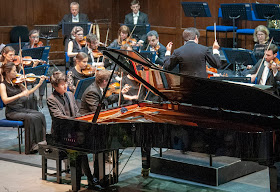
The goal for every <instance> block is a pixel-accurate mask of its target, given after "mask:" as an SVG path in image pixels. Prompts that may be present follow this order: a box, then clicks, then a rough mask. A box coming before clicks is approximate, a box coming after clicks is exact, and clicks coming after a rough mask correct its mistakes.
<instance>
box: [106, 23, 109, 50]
mask: <svg viewBox="0 0 280 192" xmlns="http://www.w3.org/2000/svg"><path fill="white" fill-rule="evenodd" d="M109 30H110V28H109V25H108V28H107V34H106V39H105V47H107V41H108V36H109Z"/></svg>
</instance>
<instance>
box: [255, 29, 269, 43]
mask: <svg viewBox="0 0 280 192" xmlns="http://www.w3.org/2000/svg"><path fill="white" fill-rule="evenodd" d="M259 31H260V32H263V33H264V34H265V42H267V41H268V39H269V30H268V29H267V28H266V26H264V25H259V26H257V27H256V28H255V31H254V34H253V38H254V41H255V42H256V43H258V37H257V33H258V32H259Z"/></svg>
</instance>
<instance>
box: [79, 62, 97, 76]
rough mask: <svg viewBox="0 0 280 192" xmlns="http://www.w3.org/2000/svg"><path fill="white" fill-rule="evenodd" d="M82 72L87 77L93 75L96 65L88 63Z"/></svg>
mask: <svg viewBox="0 0 280 192" xmlns="http://www.w3.org/2000/svg"><path fill="white" fill-rule="evenodd" d="M82 74H83V75H85V76H87V77H92V76H93V75H94V74H95V67H93V66H92V65H91V64H87V66H86V68H85V69H83V70H82Z"/></svg>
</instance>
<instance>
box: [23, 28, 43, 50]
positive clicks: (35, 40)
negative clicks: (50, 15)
mask: <svg viewBox="0 0 280 192" xmlns="http://www.w3.org/2000/svg"><path fill="white" fill-rule="evenodd" d="M36 47H44V44H43V42H42V41H40V32H39V30H37V29H32V30H31V31H30V32H29V42H28V43H25V44H24V46H23V47H22V49H32V48H36Z"/></svg>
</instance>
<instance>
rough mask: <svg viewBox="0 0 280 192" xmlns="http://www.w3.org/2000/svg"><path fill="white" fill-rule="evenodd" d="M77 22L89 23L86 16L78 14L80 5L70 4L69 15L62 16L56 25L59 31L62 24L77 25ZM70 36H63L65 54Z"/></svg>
mask: <svg viewBox="0 0 280 192" xmlns="http://www.w3.org/2000/svg"><path fill="white" fill-rule="evenodd" d="M77 22H89V19H88V16H87V15H86V14H84V13H80V5H79V3H77V2H72V3H71V4H70V13H69V14H66V15H64V16H63V19H62V20H61V21H60V22H59V23H58V27H59V29H61V28H62V23H77ZM69 39H70V36H67V35H66V36H65V37H64V41H63V44H64V45H65V50H64V51H65V52H66V51H67V48H68V43H69Z"/></svg>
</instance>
